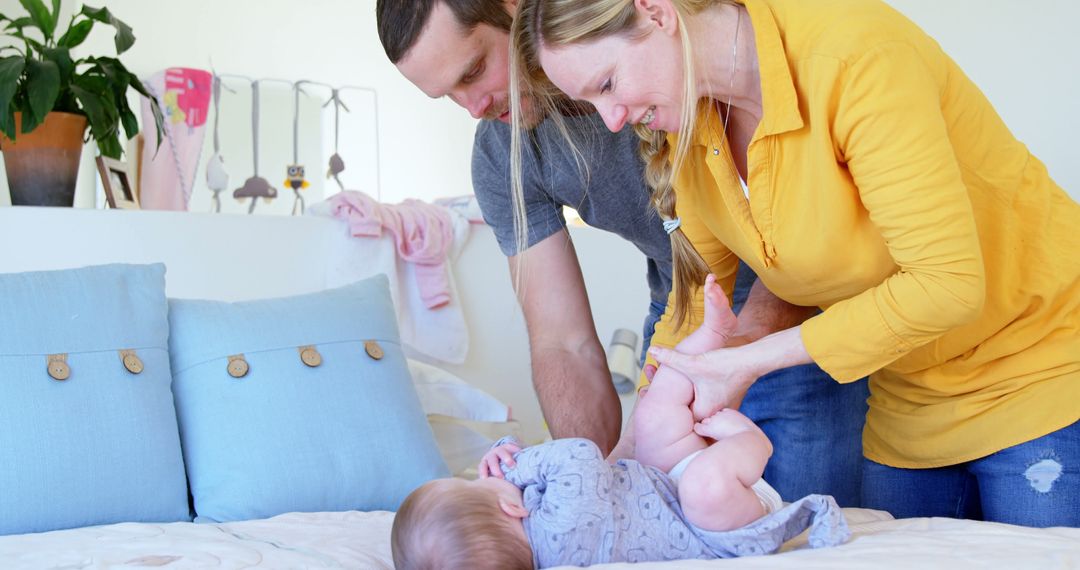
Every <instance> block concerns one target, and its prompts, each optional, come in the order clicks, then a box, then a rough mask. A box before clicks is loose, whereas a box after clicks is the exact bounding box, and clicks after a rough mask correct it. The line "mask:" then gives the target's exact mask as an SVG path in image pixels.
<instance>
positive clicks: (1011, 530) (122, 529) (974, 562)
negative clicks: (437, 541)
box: [0, 509, 1080, 570]
mask: <svg viewBox="0 0 1080 570" xmlns="http://www.w3.org/2000/svg"><path fill="white" fill-rule="evenodd" d="M845 514H847V516H848V521H849V523H850V525H851V529H852V531H853V537H852V540H851V541H850V542H849V543H848V544H845V545H844V546H841V547H838V548H831V549H823V550H809V549H806V548H805V541H803V540H801V539H799V538H796V539H795V540H793V541H791V542H790V543H788V544H787V545H785V548H784V550H785V552H783V553H781V554H777V555H774V556H766V557H759V558H740V559H735V560H713V561H696V560H695V561H690V560H684V561H678V562H668V563H655V564H640V565H634V566H631V565H628V564H611V565H605V566H602V568H605V569H609V570H610V569H617V568H621V569H626V570H630V569H632V570H648V569H653V568H656V569H664V570H676V569H678V570H682V569H688V570H693V569H716V568H724V569H727V568H797V569H799V570H804V569H814V568H821V569H825V568H828V569H840V570H842V569H846V568H869V567H875V568H881V567H886V568H942V569H946V568H947V569H950V570H952V569H956V568H1002V569H1005V568H1010V569H1011V568H1039V569H1040V570H1046V569H1050V568H1080V529H1066V528H1054V529H1031V528H1024V527H1017V526H1010V525H1003V524H994V523H982V522H974V521H962V520H953V519H926V518H923V519H903V520H887V519H886V518H885V517H887V515H885V516H882V515H883V513H880V512H878V511H867V510H862V509H846V510H845ZM392 522H393V514H392V513H387V512H370V513H363V512H346V513H290V514H286V515H281V516H278V517H274V518H271V519H265V520H256V521H245V522H237V523H228V524H193V523H171V524H135V523H124V524H116V525H108V526H99V527H89V528H80V529H72V530H64V531H55V532H47V533H40V534H28V535H15V536H4V537H0V568H3V569H4V570H8V569H15V568H34V569H38V568H41V569H61V568H62V569H77V568H123V569H128V568H166V569H177V568H211V569H217V568H357V569H390V568H393V564H392V561H391V557H390V543H389V538H390V526H391V523H392Z"/></svg>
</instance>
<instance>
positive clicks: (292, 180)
mask: <svg viewBox="0 0 1080 570" xmlns="http://www.w3.org/2000/svg"><path fill="white" fill-rule="evenodd" d="M301 83H304V82H303V81H297V82H296V84H295V85H293V121H292V145H293V146H292V152H293V155H292V161H293V163H292V164H290V165H289V166H288V167H287V168H286V170H285V186H287V187H289V188H292V191H293V194H295V195H296V200H295V201H294V202H293V208H292V215H294V216H295V215H297V213H298V212H299V213H300V214H301V215H302V214H303V213H304V197H303V196H301V195H300V191H301V190H303V189H304V188H307V187H308V186H310V184H308V181H307V180H304V165H302V164H300V93H301V89H300V84H301Z"/></svg>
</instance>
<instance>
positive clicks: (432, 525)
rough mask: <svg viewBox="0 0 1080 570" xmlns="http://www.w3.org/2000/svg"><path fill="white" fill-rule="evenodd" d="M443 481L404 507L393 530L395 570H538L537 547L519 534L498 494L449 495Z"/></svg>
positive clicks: (468, 491)
mask: <svg viewBox="0 0 1080 570" xmlns="http://www.w3.org/2000/svg"><path fill="white" fill-rule="evenodd" d="M439 481H441V480H436V481H432V482H430V483H427V484H425V485H424V486H422V487H420V488H419V489H417V490H415V491H413V492H412V493H411V494H410V495H409V496H408V497H407V498H406V499H405V501H404V502H403V503H401V508H399V509H398V512H397V514H396V515H395V517H394V526H393V528H392V529H391V531H390V548H391V551H392V552H393V556H394V567H395V568H397V569H398V570H454V569H462V570H465V569H468V570H484V569H491V570H503V569H506V570H518V569H521V570H532V568H533V556H532V547H531V546H529V543H528V541H527V540H522V539H521V537H520V535H518V534H516V533H514V532H513V528H512V527H511V526H510V525H511V524H513V523H514V521H513V520H512V519H510V518H509V517H508V516H507V515H506V514H505V513H503V511H502V509H501V508H500V507H499V501H498V497H496V496H495V494H494V493H490V492H487V491H485V490H484V489H477V488H468V487H466V488H460V489H457V490H455V492H453V493H449V492H446V491H445V490H442V489H439V488H438V486H437V485H438V483H439Z"/></svg>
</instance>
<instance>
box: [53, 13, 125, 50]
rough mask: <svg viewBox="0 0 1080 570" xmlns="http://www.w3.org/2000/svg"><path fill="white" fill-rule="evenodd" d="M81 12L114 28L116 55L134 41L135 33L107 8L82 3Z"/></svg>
mask: <svg viewBox="0 0 1080 570" xmlns="http://www.w3.org/2000/svg"><path fill="white" fill-rule="evenodd" d="M39 1H40V0H39ZM81 13H82V14H83V15H84V16H86V17H88V18H90V19H91V20H96V21H98V22H101V23H103V24H108V25H110V26H112V27H114V28H116V37H115V38H113V41H114V42H115V43H116V55H120V54H122V53H124V52H125V51H127V50H128V48H130V47H131V46H132V44H134V43H135V35H134V34H133V33H131V26H129V25H127V24H125V23H124V22H121V21H120V19H119V18H117V17H116V16H113V15H112V13H110V12H109V9H108V8H91V7H90V6H86V5H83V7H82V12H81Z"/></svg>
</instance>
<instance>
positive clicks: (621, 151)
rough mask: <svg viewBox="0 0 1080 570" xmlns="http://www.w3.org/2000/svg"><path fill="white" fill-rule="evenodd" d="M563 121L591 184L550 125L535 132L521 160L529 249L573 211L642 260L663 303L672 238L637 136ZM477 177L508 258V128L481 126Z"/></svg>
mask: <svg viewBox="0 0 1080 570" xmlns="http://www.w3.org/2000/svg"><path fill="white" fill-rule="evenodd" d="M565 122H566V126H567V129H568V130H569V131H570V133H571V136H573V137H574V143H575V144H576V145H577V147H578V150H579V151H580V152H581V153H582V158H583V161H584V163H585V164H587V165H588V178H587V179H586V176H585V175H584V173H582V172H581V171H580V170H579V168H578V163H577V161H576V160H575V158H574V153H573V150H572V149H571V148H570V146H569V145H568V144H567V143H566V141H565V140H564V138H563V136H562V134H561V133H560V132H559V130H558V128H557V127H556V126H555V124H554V122H553V121H552V120H550V119H549V120H546V121H544V122H543V123H541V124H540V125H539V126H537V127H536V129H534V130H533V131H532V133H531V144H526V145H524V146H525V148H524V152H523V156H522V171H523V187H524V197H525V200H524V201H525V213H526V220H527V224H528V234H527V235H528V243H527V244H526V247H532V246H533V245H534V244H536V243H537V242H540V241H542V240H544V239H545V238H547V237H550V236H551V235H553V234H554V233H555V232H558V231H560V230H562V229H563V228H564V227H566V220H565V218H564V217H563V213H562V207H563V206H570V207H571V208H573V209H575V210H577V212H578V214H579V215H581V219H582V220H584V221H585V223H587V224H589V225H590V226H592V227H594V228H599V229H602V230H606V231H609V232H613V233H615V234H617V235H619V236H621V237H623V238H624V239H626V240H627V241H629V242H631V243H633V244H634V245H635V246H637V248H638V249H639V250H641V252H642V253H644V254H645V257H646V258H647V268H646V270H647V279H648V283H649V289H650V291H651V298H652V300H653V301H656V302H658V303H666V302H667V296H668V291H670V290H671V240H670V238H669V237H668V235H667V233H666V232H664V229H663V224H662V223H661V221H660V218H659V216H658V215H657V214H656V212H655V210H653V208H652V205H651V202H650V196H649V187H648V186H647V185H646V184H645V179H644V176H643V172H644V170H645V166H644V163H643V162H642V160H641V157H640V154H639V151H638V148H639V139H638V137H637V135H635V134H634V132H633V130H632V129H623V130H622V131H620V132H618V133H612V132H611V131H609V130H608V129H607V128H606V127H605V126H604V123H603V121H602V120H601V119H600V117H599V115H596V114H591V115H582V116H574V117H565ZM472 179H473V189H474V191H475V193H476V199H477V201H479V203H480V209H481V210H482V211H483V214H484V220H485V221H487V223H488V225H490V226H491V227H492V229H493V230H494V231H495V238H496V239H497V240H498V242H499V247H500V248H501V249H502V251H503V253H504V254H506V255H507V256H511V255H515V254H517V253H519V251H518V250H517V243H516V238H515V235H514V222H513V219H514V216H513V203H512V201H511V193H510V125H507V124H505V123H502V122H499V121H481V122H480V124H479V126H477V128H476V139H475V141H474V143H473V158H472Z"/></svg>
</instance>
